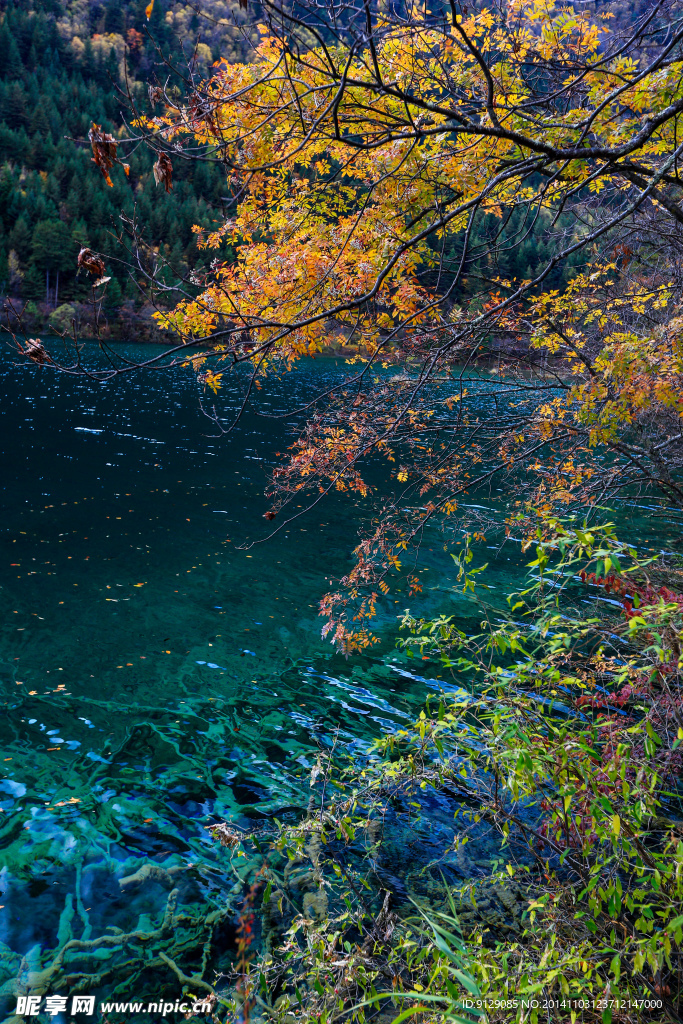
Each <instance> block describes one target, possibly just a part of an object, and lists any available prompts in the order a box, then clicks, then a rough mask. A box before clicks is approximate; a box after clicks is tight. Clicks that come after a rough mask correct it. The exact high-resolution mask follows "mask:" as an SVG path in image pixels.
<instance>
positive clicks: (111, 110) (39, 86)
mask: <svg viewBox="0 0 683 1024" xmlns="http://www.w3.org/2000/svg"><path fill="white" fill-rule="evenodd" d="M145 6H146V5H145V3H144V2H143V0H130V2H123V0H109V2H108V3H107V2H103V3H94V2H88V0H76V2H67V0H35V2H29V3H26V2H14V0H8V2H7V3H4V4H3V5H2V23H1V24H0V164H1V166H2V170H1V171H0V294H3V295H6V296H8V297H9V298H10V299H12V300H15V303H16V304H17V306H18V307H20V306H23V305H24V304H27V305H26V309H25V316H26V318H27V320H28V322H29V323H30V324H31V326H33V327H36V328H41V327H46V326H47V325H48V321H49V323H52V324H55V326H57V327H59V328H63V327H66V326H68V325H69V323H70V321H71V319H72V317H73V314H74V309H76V311H78V306H79V303H80V302H82V301H83V300H84V299H85V298H86V296H87V295H88V292H89V287H90V286H89V283H88V282H87V281H86V280H85V277H84V276H83V274H81V276H80V277H79V276H78V274H77V264H76V259H77V255H78V252H79V250H80V249H81V248H82V247H84V246H87V247H89V248H92V249H93V250H95V251H97V252H100V253H102V254H104V255H105V256H110V257H112V258H111V260H108V261H107V273H108V275H110V276H111V280H110V282H109V284H108V288H107V292H106V298H105V313H106V314H108V315H109V317H110V318H111V317H112V316H113V318H114V330H116V322H117V320H118V321H120V324H119V330H122V331H125V330H126V329H128V328H129V326H130V320H131V317H135V315H136V314H137V313H139V312H140V310H141V309H142V310H144V307H145V295H144V291H141V289H140V287H139V285H138V282H137V281H136V280H135V279H134V278H133V277H131V276H130V275H129V274H128V273H127V271H126V269H125V267H124V265H123V262H122V260H121V257H122V255H123V256H124V257H125V253H122V250H121V248H120V246H119V245H118V243H117V240H116V235H117V234H120V232H121V230H122V221H121V216H120V215H121V214H122V213H123V214H124V215H125V216H126V217H128V218H133V217H135V220H136V222H137V224H138V225H139V227H140V229H141V234H142V237H143V238H144V240H145V242H146V243H147V244H148V245H149V246H151V247H153V248H155V249H157V250H158V251H159V252H160V253H161V256H162V258H164V259H165V260H166V261H167V262H168V264H169V266H170V267H171V268H173V269H174V270H175V271H176V272H177V274H178V276H179V277H181V276H184V275H186V274H187V272H188V270H191V269H193V268H194V267H195V266H197V265H201V263H202V259H203V257H202V255H201V254H200V253H199V252H198V250H197V246H196V234H194V233H193V231H192V227H193V225H196V226H199V227H202V228H209V227H210V226H211V225H212V223H214V222H215V220H216V216H217V213H216V211H220V210H221V209H222V204H223V195H224V192H225V184H224V181H225V176H224V174H223V172H222V171H221V169H220V167H219V166H218V165H217V164H216V163H211V162H195V163H193V164H187V165H183V163H182V162H180V161H178V163H177V166H176V167H175V168H174V181H173V188H172V190H171V191H170V192H168V193H166V191H165V190H164V188H163V187H162V186H158V185H157V184H156V182H155V179H154V176H153V173H152V163H153V159H152V158H151V157H150V155H149V153H147V152H143V151H142V150H140V151H138V152H136V153H133V154H132V155H131V158H130V171H129V174H128V176H126V174H125V173H124V171H123V170H122V169H121V168H120V167H118V168H116V169H115V170H114V171H113V173H112V187H109V186H108V185H107V183H106V182H105V181H104V179H103V177H102V175H101V174H99V172H98V171H97V169H96V168H95V167H94V166H93V163H92V161H91V156H92V153H91V149H90V145H89V143H88V138H87V136H88V131H89V129H90V126H91V124H92V123H93V122H94V123H96V124H99V125H101V126H102V128H103V130H105V131H107V132H111V133H113V134H114V136H115V137H118V136H120V135H121V134H122V131H123V127H122V126H123V124H124V116H125V113H126V108H127V106H128V103H129V101H128V96H127V94H128V92H129V91H130V93H131V94H132V96H133V97H134V98H136V99H137V100H138V101H139V102H142V103H148V98H147V90H148V83H149V82H150V81H154V80H155V79H156V71H157V67H158V64H159V59H158V57H159V54H160V53H163V55H164V57H165V58H166V59H169V60H170V62H174V63H177V64H179V65H181V66H182V65H185V66H186V65H187V63H188V59H189V58H192V57H193V58H194V67H195V68H196V71H197V73H198V74H200V75H202V74H203V73H204V72H205V71H206V69H207V68H208V67H209V66H210V65H211V64H212V63H213V61H215V60H218V58H219V56H220V57H222V58H224V59H226V57H227V59H230V60H241V59H244V56H245V54H247V53H248V51H249V48H250V46H251V44H252V42H253V38H255V37H252V35H250V34H249V31H250V30H248V29H247V28H245V27H244V26H243V25H240V18H239V13H238V14H235V13H234V12H232V9H231V8H230V5H229V4H227V3H220V2H219V3H216V4H213V5H210V6H212V9H213V11H214V13H215V14H216V15H222V14H225V13H230V24H226V25H221V26H212V24H211V23H207V22H206V21H203V22H202V24H201V35H200V33H199V20H198V18H197V15H196V14H195V13H194V12H193V11H192V10H191V9H190V8H189V7H186V6H185V5H183V4H171V3H159V4H157V5H156V7H155V8H154V9H153V11H152V13H151V16H150V19H149V20H148V19H147V18H146V16H145ZM238 12H239V8H238ZM242 20H244V19H242ZM207 26H208V28H207ZM212 27H213V33H212V31H211V30H212ZM201 40H205V41H201ZM176 88H177V86H176ZM145 319H146V318H145V317H144V315H143V318H142V323H144V322H145ZM137 329H138V330H140V329H141V322H140V320H139V318H138V322H137Z"/></svg>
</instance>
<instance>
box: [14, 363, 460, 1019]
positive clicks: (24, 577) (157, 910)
mask: <svg viewBox="0 0 683 1024" xmlns="http://www.w3.org/2000/svg"><path fill="white" fill-rule="evenodd" d="M129 354H131V355H135V352H134V351H131V352H130V353H129ZM138 354H139V353H138ZM343 373H344V369H343V366H339V365H337V364H336V363H335V362H333V361H332V360H327V361H326V360H322V361H320V362H316V363H312V364H310V365H309V366H308V367H306V368H304V369H303V370H302V371H301V372H298V373H297V374H296V375H293V376H290V377H289V378H288V379H285V380H283V381H281V382H277V381H274V382H273V385H272V387H271V389H270V390H269V392H268V395H267V397H266V398H264V399H263V402H262V409H263V411H266V412H273V411H278V410H281V409H284V408H285V407H286V406H288V407H292V406H297V405H299V404H301V403H302V402H303V401H304V400H305V399H307V398H309V397H310V396H311V394H313V393H314V389H317V388H318V387H321V386H325V385H326V384H329V383H330V382H331V381H332V380H333V379H334V380H339V379H340V378H341V376H342V375H343ZM0 376H1V378H2V381H1V395H2V397H1V398H0V426H1V436H2V443H1V444H2V447H1V451H2V456H1V459H2V462H1V465H2V491H1V498H0V501H1V502H2V512H3V514H2V525H1V531H0V545H1V550H0V557H1V558H2V580H1V584H2V585H1V588H0V609H1V614H0V624H1V630H0V687H1V700H2V704H3V714H2V717H1V718H0V730H1V734H2V735H1V739H2V742H1V743H0V749H1V750H2V754H1V757H2V759H3V760H2V761H0V769H2V771H1V772H0V775H1V779H0V807H1V808H2V811H1V812H0V853H1V857H2V871H1V873H0V892H1V894H2V895H1V897H0V903H2V908H1V909H0V943H2V946H0V983H2V982H3V981H5V982H6V983H7V984H6V987H5V995H6V997H7V1007H6V1008H7V1009H8V1010H10V1009H11V1008H12V1006H11V1004H12V999H13V995H12V984H13V981H12V979H14V978H15V977H16V976H17V971H18V970H19V968H20V957H26V956H27V957H28V961H27V962H29V963H30V964H32V965H33V968H34V969H37V968H38V967H40V966H43V967H44V966H45V964H46V963H48V962H49V961H50V952H49V951H50V950H54V949H55V948H56V947H57V946H58V945H59V944H60V942H63V941H64V939H65V937H68V936H70V935H75V936H78V937H86V938H94V937H96V936H98V935H101V934H103V933H104V931H105V929H106V928H108V927H112V926H113V927H118V928H121V929H123V930H124V931H128V930H131V929H134V928H135V927H136V926H140V921H142V925H143V926H149V923H150V922H152V923H154V922H155V921H157V920H158V917H159V915H160V914H161V913H163V909H164V906H165V902H166V899H167V891H166V889H165V888H164V886H163V885H156V884H148V885H143V886H140V887H138V888H135V887H132V894H131V891H129V889H128V887H127V886H124V887H122V886H121V885H120V880H121V878H126V877H128V876H130V875H131V874H134V873H135V872H136V871H137V870H138V869H139V868H140V866H141V865H144V864H145V863H147V862H153V863H155V864H158V865H162V866H165V867H183V866H186V865H187V864H188V863H189V864H194V865H197V866H198V867H196V868H193V869H191V870H190V871H189V872H186V873H185V874H184V875H183V877H184V878H185V879H186V881H185V883H184V888H183V890H182V892H181V900H185V901H186V902H187V903H188V905H191V906H193V907H195V908H196V907H198V906H203V907H205V908H207V912H208V910H210V909H211V908H215V907H221V906H224V905H225V894H226V891H227V890H228V889H229V888H230V886H232V885H233V883H234V877H233V876H232V875H231V873H230V870H229V866H228V864H227V853H226V852H225V851H223V850H222V849H221V848H220V847H218V846H217V844H216V843H215V842H214V841H213V840H211V838H210V837H209V835H208V833H207V831H206V828H205V826H206V825H208V824H210V823H211V822H213V821H219V820H234V821H237V822H240V823H242V824H249V823H250V822H252V823H253V822H254V821H257V822H258V821H262V820H263V819H268V818H270V817H272V815H280V816H281V815H283V814H286V813H287V811H288V810H290V811H293V812H295V811H298V810H300V809H301V808H303V807H305V804H306V801H307V799H308V796H307V794H306V790H307V789H308V786H307V782H308V774H309V771H310V764H311V763H312V752H313V756H314V750H315V744H316V742H327V741H328V739H329V736H330V735H331V734H332V732H333V731H334V730H335V729H337V728H338V729H340V736H341V738H342V740H343V741H344V742H345V743H346V744H347V745H348V746H352V745H353V744H354V743H361V742H363V740H364V739H367V738H368V737H370V736H373V735H377V733H378V732H379V731H380V730H381V729H386V728H391V727H393V725H395V724H396V723H399V722H403V721H405V720H406V717H407V716H408V715H409V714H410V713H411V712H412V711H413V710H415V709H416V708H418V707H419V706H420V704H421V702H422V700H423V699H424V696H425V694H426V693H427V692H429V691H430V690H432V689H433V688H434V685H433V683H432V684H430V682H429V681H428V680H426V679H423V678H421V677H420V676H419V675H418V676H416V675H415V674H411V673H404V672H402V670H401V669H402V663H401V661H400V659H399V658H398V656H397V655H396V654H395V653H394V652H393V651H392V645H391V643H390V642H389V641H390V638H391V637H393V635H394V633H395V613H396V611H397V610H398V608H399V607H403V605H404V604H407V601H405V602H401V601H400V595H399V603H398V604H397V605H396V606H395V607H393V606H392V607H387V608H385V609H384V610H383V611H382V615H381V623H382V622H383V624H384V629H385V633H386V635H387V638H388V639H387V643H386V644H384V646H383V647H381V648H379V649H378V650H376V651H375V652H373V655H372V657H367V658H361V659H357V660H356V661H355V662H353V663H352V662H346V661H344V660H343V659H342V658H340V657H339V656H337V655H335V654H334V652H333V651H332V649H331V648H330V645H329V644H328V643H323V641H322V640H321V638H320V628H321V625H322V620H321V619H319V617H318V615H317V604H318V601H319V599H320V597H321V596H322V594H323V593H324V591H325V589H326V582H325V576H326V575H328V576H335V577H338V576H340V575H342V574H343V573H344V571H345V570H346V569H347V568H348V566H349V565H350V552H351V549H352V548H353V546H354V544H355V542H356V537H357V530H358V525H359V522H360V510H359V508H358V507H357V506H356V504H355V503H354V501H353V500H350V499H346V500H342V498H335V499H332V500H330V501H328V502H327V503H326V504H325V505H324V506H319V508H318V510H316V511H315V512H314V513H311V514H309V515H307V516H306V517H305V518H304V519H301V520H298V521H296V522H294V523H292V524H291V525H290V526H289V527H288V528H287V530H286V531H283V532H281V533H279V534H277V535H276V536H275V537H274V538H273V539H272V540H270V541H268V542H267V543H265V544H261V543H259V544H256V545H255V546H253V547H251V548H249V549H243V548H241V547H240V545H242V544H243V543H245V542H249V541H251V540H259V539H261V538H263V537H264V536H265V535H266V534H267V532H268V530H267V526H268V524H267V521H266V520H265V519H263V518H262V517H263V513H264V512H265V510H266V508H267V504H266V502H265V499H264V498H263V489H264V484H265V481H266V472H267V467H268V465H269V463H270V462H271V461H272V460H273V458H274V453H275V452H276V451H280V450H282V448H283V446H284V445H286V444H287V442H288V437H290V433H289V431H290V429H291V427H290V426H288V424H287V422H286V421H282V420H268V419H263V418H261V417H258V416H254V415H252V414H248V415H247V416H246V417H245V418H244V420H243V421H242V423H241V425H240V426H239V428H238V429H237V430H236V431H235V432H234V433H233V434H231V435H230V436H228V437H223V438H220V437H215V436H211V435H212V434H215V433H216V431H215V430H214V429H212V425H211V424H210V423H209V422H208V421H207V420H206V418H205V417H204V416H203V415H202V413H201V411H200V408H199V400H200V397H201V391H200V389H199V387H198V384H197V382H196V380H195V378H194V375H193V374H192V373H191V372H189V371H184V370H172V371H169V372H165V373H152V374H147V375H145V376H138V377H131V378H128V379H125V380H123V379H120V380H117V381H115V382H113V383H111V384H107V385H101V384H97V383H94V382H91V381H87V380H81V379H73V378H69V377H66V376H59V375H55V374H54V373H51V372H50V371H46V370H44V369H43V370H41V369H38V368H36V367H32V366H29V367H27V366H16V365H14V362H13V360H12V358H11V357H5V358H4V359H3V360H2V361H0ZM237 400H238V392H237V386H236V385H231V384H228V386H227V387H226V388H225V389H224V390H223V391H222V392H221V394H220V397H219V399H218V401H217V405H218V408H219V412H220V413H221V415H226V416H227V415H228V414H229V412H230V411H231V410H234V408H236V403H237ZM424 558H425V560H424V563H423V566H422V569H423V572H424V577H423V578H424V580H425V593H426V596H425V599H424V601H423V606H425V607H427V606H433V607H436V606H438V604H439V602H440V601H442V600H443V597H444V588H445V587H446V586H447V584H448V579H447V576H446V575H445V573H446V571H447V569H448V564H447V563H448V562H449V561H450V560H449V559H448V558H447V556H446V555H444V554H443V551H442V550H441V548H440V545H439V544H438V543H437V542H436V539H435V542H434V543H433V544H432V546H431V549H430V547H429V543H428V544H427V545H426V547H425V551H424ZM395 600H396V597H395V596H394V595H392V603H393V601H395ZM413 605H415V602H413ZM309 792H310V791H309ZM141 915H142V917H141Z"/></svg>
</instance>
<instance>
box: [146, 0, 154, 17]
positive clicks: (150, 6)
mask: <svg viewBox="0 0 683 1024" xmlns="http://www.w3.org/2000/svg"><path fill="white" fill-rule="evenodd" d="M153 10H154V0H150V2H149V3H148V4H147V6H146V7H145V17H146V18H147V21H149V19H150V18H151V17H152V11H153Z"/></svg>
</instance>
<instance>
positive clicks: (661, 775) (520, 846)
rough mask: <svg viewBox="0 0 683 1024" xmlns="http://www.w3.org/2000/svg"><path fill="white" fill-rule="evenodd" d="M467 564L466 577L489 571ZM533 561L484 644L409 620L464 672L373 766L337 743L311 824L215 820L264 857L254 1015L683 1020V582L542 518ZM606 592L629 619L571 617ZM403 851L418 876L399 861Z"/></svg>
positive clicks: (321, 764) (316, 785)
mask: <svg viewBox="0 0 683 1024" xmlns="http://www.w3.org/2000/svg"><path fill="white" fill-rule="evenodd" d="M470 555H471V553H470V552H469V547H467V549H466V551H465V552H463V553H461V556H460V558H459V562H460V565H461V568H462V577H461V582H462V584H463V586H464V587H465V588H466V589H470V588H472V589H473V588H474V587H475V586H479V585H480V583H479V581H480V579H481V578H482V577H479V576H477V575H476V571H472V570H470V569H469V568H468V564H469V558H470ZM535 555H536V557H535V558H534V559H533V560H532V561H531V562H530V563H529V574H530V576H529V585H528V587H527V588H526V589H525V590H524V591H522V592H521V593H519V594H515V595H511V596H510V597H509V599H508V600H509V607H510V611H509V614H508V615H507V616H505V617H504V618H503V619H501V616H500V611H499V610H498V612H497V613H496V615H495V616H494V615H490V616H489V617H487V618H486V619H485V620H484V622H483V623H482V632H481V633H480V634H478V635H476V636H467V635H465V634H464V633H463V632H462V631H460V630H459V629H458V628H457V627H456V626H455V624H454V623H453V621H452V619H451V618H448V617H440V618H438V619H436V620H432V621H426V620H421V619H420V620H418V619H415V618H413V617H412V616H411V615H410V614H409V613H406V615H405V616H404V619H403V628H404V630H405V631H407V635H406V636H404V638H403V639H401V640H400V641H399V646H400V647H402V648H403V650H404V651H406V652H407V653H408V654H409V655H411V654H412V655H414V654H416V653H419V654H420V656H421V657H422V658H428V659H436V660H438V661H439V662H440V664H441V667H442V669H446V670H447V671H449V672H450V673H451V675H452V680H453V684H454V685H453V686H452V687H451V689H450V692H443V693H441V694H439V695H437V696H436V697H435V698H433V699H431V700H430V701H429V702H428V705H427V707H426V708H425V710H424V711H423V712H422V713H421V714H420V717H419V719H418V720H417V721H416V722H415V723H414V725H413V726H411V727H410V728H406V729H400V730H396V731H394V732H392V733H390V734H389V735H387V736H386V737H384V738H383V739H381V740H378V741H377V743H376V744H375V746H374V748H373V750H371V751H370V752H369V753H368V754H367V755H366V756H365V757H363V758H362V759H361V758H358V757H357V756H356V757H354V758H353V759H352V760H351V761H348V760H347V761H344V760H343V759H341V758H340V756H339V754H338V752H337V751H336V747H333V748H332V749H328V750H321V752H320V755H319V757H318V760H317V762H316V764H315V765H314V766H313V769H312V771H311V791H312V794H313V795H312V798H311V804H310V807H309V813H308V815H307V817H306V818H305V819H304V820H303V821H301V822H299V823H297V824H296V825H282V826H281V827H280V829H279V831H278V832H277V833H275V834H273V835H271V836H268V837H264V836H263V835H262V836H261V837H260V838H259V837H258V836H251V837H249V836H247V835H241V834H240V833H239V832H237V831H236V830H235V829H233V828H231V827H230V826H221V827H219V828H217V829H216V830H215V834H216V836H217V837H218V838H219V839H221V841H222V842H224V843H225V844H226V845H229V846H232V847H233V848H234V849H235V850H236V851H237V852H238V853H239V854H243V853H244V850H245V848H246V847H248V846H249V845H250V844H251V846H252V848H253V849H256V850H260V851H261V854H262V856H261V867H260V876H259V878H260V879H262V884H263V885H265V890H264V892H263V896H262V929H263V940H264V951H263V953H262V955H261V956H260V958H259V959H258V960H257V961H255V962H254V963H251V962H248V961H247V960H246V959H244V958H243V961H242V966H241V971H242V978H241V981H240V984H239V986H238V989H237V991H236V995H235V1001H234V1002H235V1004H237V1003H240V1004H241V1008H242V1011H244V1010H245V1009H246V1010H247V1011H248V1010H249V1008H250V1007H251V1006H256V1007H257V1009H258V1012H259V1014H262V1015H263V1016H264V1019H266V1020H268V1021H278V1022H284V1021H288V1020H296V1021H297V1024H298V1022H302V1024H303V1022H306V1024H308V1022H310V1024H313V1022H316V1024H331V1022H333V1021H342V1020H349V1021H352V1020H353V1021H356V1020H358V1021H363V1020H366V1019H370V1017H372V1018H373V1019H377V1018H376V1013H377V1011H378V1010H379V1009H380V1008H382V1007H383V1008H384V1009H383V1016H382V1017H381V1019H382V1020H386V1021H389V1020H393V1019H394V1018H395V1019H396V1021H400V1020H403V1019H405V1018H406V1017H408V1016H416V1017H417V1019H419V1020H421V1021H422V1022H423V1024H427V1022H437V1021H438V1022H441V1021H475V1020H484V1019H485V1020H488V1021H490V1022H501V1024H502V1022H509V1021H513V1020H514V1021H520V1022H521V1021H522V1020H525V1021H530V1022H532V1024H536V1022H538V1021H541V1020H543V1021H547V1020H550V1021H572V1022H573V1021H577V1020H581V1021H584V1022H586V1024H588V1022H596V1024H597V1022H601V1024H609V1022H611V1021H614V1022H616V1021H624V1022H626V1021H636V1020H647V1021H652V1020H663V1019H674V1020H675V1019H679V1018H678V1017H677V1016H676V1015H677V1013H678V1001H679V994H680V991H681V985H680V981H681V967H682V953H681V947H682V946H683V824H682V822H681V817H682V816H681V812H680V807H681V803H680V768H681V751H682V750H683V748H681V745H680V744H681V739H683V691H682V689H681V681H682V669H683V661H682V656H681V649H682V646H681V640H682V639H683V595H682V594H681V593H680V590H679V589H678V581H679V579H680V576H681V572H680V570H679V569H678V568H677V567H676V566H675V565H669V566H664V565H662V564H661V563H659V562H656V561H654V560H643V559H640V558H639V557H638V555H637V553H636V551H635V550H634V549H633V548H632V547H630V546H628V545H626V544H623V543H622V542H620V541H619V539H618V538H617V537H616V535H615V533H614V530H613V528H612V526H611V525H606V526H603V527H593V528H590V529H589V528H588V527H583V528H579V527H577V526H576V525H575V524H574V523H573V522H561V521H559V520H547V521H545V522H542V523H541V525H540V526H539V529H538V532H537V535H536V537H535ZM484 578H485V577H484ZM605 592H606V593H607V594H609V595H611V597H610V600H611V601H612V602H616V604H617V605H618V607H619V608H620V612H619V615H618V616H617V615H616V614H614V613H612V612H610V613H608V614H607V615H605V613H604V612H600V611H599V610H598V609H599V608H604V607H605V605H604V604H603V603H600V604H598V603H597V602H596V606H595V614H594V615H592V616H591V617H587V616H586V615H585V613H579V612H578V611H577V603H578V602H579V601H585V597H586V594H587V593H589V594H592V595H593V596H594V597H599V596H602V595H603V594H605ZM580 607H585V604H582V605H581V606H580ZM608 607H610V605H608ZM611 607H613V605H612V606H611ZM453 814H454V815H455V816H454V818H453ZM444 815H445V816H444ZM449 819H450V821H451V822H453V820H454V821H455V825H452V824H451V825H450V826H449V827H448V828H447V829H446V828H445V826H444V824H443V823H444V821H447V820H449ZM439 834H442V835H443V836H444V837H445V838H446V839H447V841H446V842H445V843H444V844H443V846H442V849H441V851H440V853H439V855H438V856H427V855H426V854H425V851H426V853H427V854H428V853H429V849H430V847H429V843H430V840H431V839H432V838H433V837H434V836H435V835H437V836H438V835H439ZM485 835H488V837H489V839H488V840H487V841H489V842H490V840H491V837H493V838H494V839H495V842H497V844H498V851H499V853H498V855H497V856H494V857H493V858H491V861H490V863H489V866H488V868H487V870H485V871H482V869H481V866H480V865H481V860H474V859H471V858H469V857H468V855H467V849H468V846H471V847H473V848H474V849H476V848H477V844H481V843H482V842H483V838H484V837H485ZM266 840H267V841H266ZM391 843H394V844H399V846H400V845H401V844H402V848H403V876H402V878H400V877H396V875H394V876H392V875H391V874H390V872H389V871H388V870H387V863H386V858H385V857H384V851H385V850H386V848H387V846H388V845H390V844H391ZM411 845H412V846H413V848H414V849H413V851H412V852H410V847H411ZM415 848H416V850H415ZM416 851H417V852H416ZM421 853H422V854H425V855H423V856H422V862H421V863H418V865H417V868H418V869H417V870H415V868H413V872H412V883H411V875H410V870H408V867H407V865H409V864H410V862H411V861H412V863H413V865H414V864H415V862H416V860H417V861H418V862H419V861H420V855H421ZM257 859H258V858H257ZM394 862H396V858H394ZM458 865H459V866H460V872H461V874H463V873H465V874H469V877H468V878H466V880H465V881H464V882H460V883H457V882H456V881H455V879H454V873H455V871H456V869H457V868H458ZM447 876H448V877H447ZM418 882H419V884H417V883H418ZM409 883H411V884H409ZM402 886H403V892H401V887H402ZM411 887H412V892H411ZM408 897H410V899H409V898H408ZM411 900H412V902H411ZM506 915H507V916H506ZM460 924H462V929H463V933H464V938H461V936H460V935H459V933H458V928H459V926H460ZM477 1000H479V1002H477ZM482 1000H486V1004H485V1012H484V1003H483V1002H482ZM468 1001H469V1002H468ZM247 1015H248V1014H247Z"/></svg>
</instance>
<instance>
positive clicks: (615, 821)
mask: <svg viewBox="0 0 683 1024" xmlns="http://www.w3.org/2000/svg"><path fill="white" fill-rule="evenodd" d="M612 831H613V832H614V834H615V836H618V835H619V833H620V832H621V821H620V819H619V815H618V814H615V815H614V817H613V818H612Z"/></svg>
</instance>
